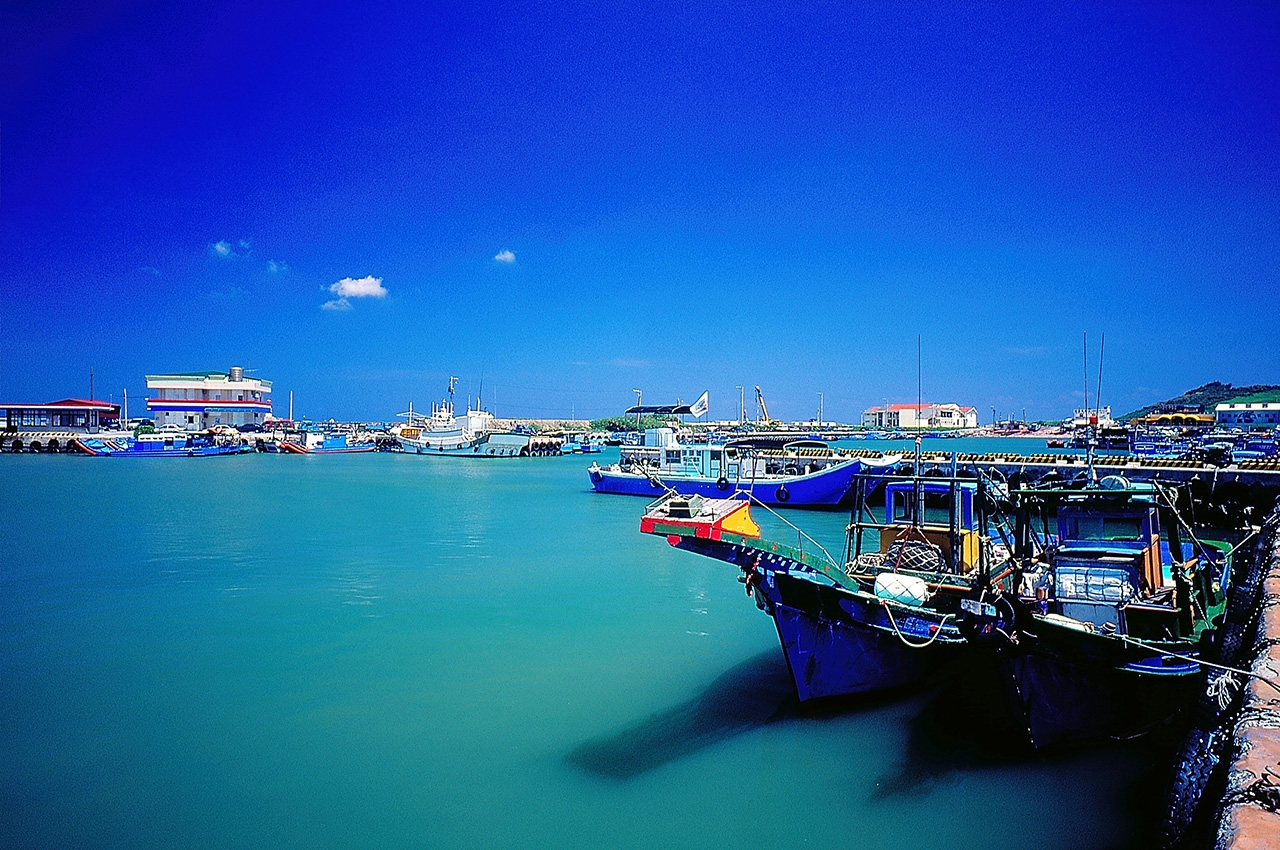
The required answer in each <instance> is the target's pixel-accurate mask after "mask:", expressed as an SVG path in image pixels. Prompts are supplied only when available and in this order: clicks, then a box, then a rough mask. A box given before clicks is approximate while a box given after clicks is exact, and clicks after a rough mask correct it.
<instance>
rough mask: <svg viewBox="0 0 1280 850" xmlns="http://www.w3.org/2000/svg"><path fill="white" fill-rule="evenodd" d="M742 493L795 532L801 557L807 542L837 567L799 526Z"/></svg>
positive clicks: (819, 544) (834, 560)
mask: <svg viewBox="0 0 1280 850" xmlns="http://www.w3.org/2000/svg"><path fill="white" fill-rule="evenodd" d="M744 492H746V496H747V498H748V499H749V500H750V501H751V503H752V504H755V505H759V506H760V507H762V508H764V509H765V510H766V511H768V512H769V513H771V514H773V515H774V516H775V517H777V518H778V519H780V520H782V522H783V524H785V525H788V526H790V527H791V528H792V529H793V530H794V531H795V533H796V548H797V549H798V550H800V554H801V555H804V541H806V540H808V541H809V542H810V543H812V544H813V545H814V547H816V548H817V550H818V551H819V552H821V553H822V555H823V557H825V558H826V559H827V561H828V562H829V563H830V564H831V566H832V567H838V565H837V562H836V559H835V558H833V557H831V553H830V552H828V551H827V550H826V549H825V548H824V547H823V545H822V544H821V543H819V542H818V541H817V540H814V539H813V538H812V537H810V536H809V535H808V534H806V533H805V532H804V530H803V529H801V528H800V526H798V525H796V524H795V523H793V522H792V521H791V520H789V519H787V518H786V517H784V516H783V515H782V514H780V513H778V512H777V511H775V510H774V509H773V508H771V507H769V506H768V505H766V504H765V503H764V502H762V501H760V500H759V499H757V498H756V497H755V495H754V494H752V493H751V492H748V491H744Z"/></svg>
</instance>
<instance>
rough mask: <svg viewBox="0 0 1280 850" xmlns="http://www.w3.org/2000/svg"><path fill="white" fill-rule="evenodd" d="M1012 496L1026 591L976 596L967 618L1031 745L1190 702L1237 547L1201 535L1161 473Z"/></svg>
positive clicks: (1126, 730)
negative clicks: (1156, 477) (1157, 478)
mask: <svg viewBox="0 0 1280 850" xmlns="http://www.w3.org/2000/svg"><path fill="white" fill-rule="evenodd" d="M1010 498H1011V499H1012V501H1013V503H1014V506H1015V512H1016V516H1017V520H1016V522H1017V534H1016V543H1015V555H1016V558H1017V561H1018V570H1019V581H1018V583H1017V586H1016V590H1015V591H1014V592H1010V591H1008V590H1006V589H990V590H987V591H983V592H980V593H978V594H977V595H976V596H975V597H974V598H972V599H969V600H965V602H964V605H963V610H962V614H961V618H960V625H961V628H962V630H963V631H964V633H965V635H966V637H968V638H969V639H970V640H971V641H972V642H973V643H975V644H977V645H980V646H982V647H985V648H986V649H987V650H988V651H989V652H991V654H992V656H993V657H994V659H995V662H996V664H997V668H998V671H999V673H1000V676H1001V679H1002V680H1003V682H1004V687H1005V691H1006V696H1007V698H1008V700H1009V703H1010V706H1011V707H1012V709H1013V712H1014V715H1015V717H1017V718H1018V719H1019V720H1020V721H1021V726H1022V729H1023V730H1024V731H1025V734H1026V739H1027V743H1028V744H1030V745H1031V746H1032V747H1036V748H1039V747H1046V746H1053V745H1057V744H1062V743H1067V742H1071V741H1080V740H1088V739H1096V738H1123V737H1131V736H1134V735H1138V734H1141V733H1142V732H1144V731H1147V730H1149V729H1151V728H1153V727H1155V726H1157V725H1159V724H1161V723H1163V722H1165V721H1167V720H1169V719H1171V718H1172V717H1174V716H1175V715H1177V714H1178V713H1179V712H1180V711H1182V710H1183V709H1185V708H1187V707H1188V706H1189V705H1190V704H1191V703H1192V701H1193V700H1194V699H1195V696H1196V693H1197V691H1198V688H1199V686H1200V684H1201V683H1202V681H1203V677H1202V671H1201V665H1200V664H1199V663H1198V659H1199V657H1200V654H1201V650H1202V648H1203V647H1204V646H1205V644H1206V642H1210V641H1211V640H1212V635H1213V622H1214V619H1215V618H1216V617H1218V616H1219V615H1220V614H1221V613H1222V610H1223V605H1224V602H1225V594H1224V584H1225V583H1226V582H1227V581H1228V577H1229V575H1230V561H1231V552H1232V550H1231V547H1230V546H1229V545H1228V544H1226V543H1223V542H1220V541H1209V540H1201V539H1198V538H1197V537H1196V536H1195V534H1194V533H1193V531H1192V529H1191V527H1190V526H1189V525H1188V524H1187V523H1185V522H1183V520H1182V518H1181V516H1180V514H1179V512H1178V508H1177V496H1176V493H1175V492H1174V491H1171V490H1167V489H1164V488H1163V487H1162V486H1161V485H1159V484H1133V483H1130V482H1129V481H1127V480H1125V479H1123V478H1121V477H1119V476H1109V477H1107V478H1104V479H1102V481H1101V482H1100V483H1099V484H1098V485H1094V486H1089V487H1087V488H1083V489H1051V488H1044V489H1031V488H1021V489H1014V490H1012V491H1011V492H1010ZM1184 537H1186V538H1188V539H1187V540H1184Z"/></svg>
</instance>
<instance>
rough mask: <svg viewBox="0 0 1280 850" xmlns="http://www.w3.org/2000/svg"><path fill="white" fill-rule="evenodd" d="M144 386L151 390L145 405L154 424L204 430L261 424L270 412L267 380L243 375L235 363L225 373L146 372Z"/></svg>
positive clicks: (189, 429) (269, 384)
mask: <svg viewBox="0 0 1280 850" xmlns="http://www.w3.org/2000/svg"><path fill="white" fill-rule="evenodd" d="M147 389H148V390H150V391H152V392H153V393H154V397H152V398H148V399H147V408H148V409H149V410H150V411H151V418H152V420H153V421H154V422H155V423H156V427H163V426H165V425H177V426H178V427H179V428H181V429H182V430H184V431H207V430H208V429H210V428H212V427H214V426H215V425H229V426H231V427H236V426H239V425H262V423H263V422H265V421H266V418H267V417H268V416H269V415H270V414H271V382H270V381H264V380H261V379H260V378H247V377H245V374H244V369H242V368H240V367H239V366H232V367H231V371H229V372H175V373H172V374H167V375H147Z"/></svg>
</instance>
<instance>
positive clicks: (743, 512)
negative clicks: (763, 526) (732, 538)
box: [720, 502, 760, 537]
mask: <svg viewBox="0 0 1280 850" xmlns="http://www.w3.org/2000/svg"><path fill="white" fill-rule="evenodd" d="M720 528H721V529H723V530H724V531H731V532H733V533H734V534H741V535H742V536H743V537H759V536H760V526H758V525H756V521H755V520H753V519H752V518H751V503H750V502H743V503H742V507H741V508H739V509H738V510H736V511H734V512H733V513H731V514H729V515H728V516H727V517H725V518H724V519H723V520H721V522H720Z"/></svg>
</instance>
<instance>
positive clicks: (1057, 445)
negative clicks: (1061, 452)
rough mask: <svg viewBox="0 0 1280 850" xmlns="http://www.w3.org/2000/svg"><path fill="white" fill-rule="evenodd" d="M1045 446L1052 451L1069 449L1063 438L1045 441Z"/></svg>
mask: <svg viewBox="0 0 1280 850" xmlns="http://www.w3.org/2000/svg"><path fill="white" fill-rule="evenodd" d="M1044 444H1045V446H1047V447H1048V448H1051V449H1065V448H1066V447H1067V441H1066V440H1064V439H1062V438H1061V437H1058V438H1051V439H1048V440H1045V441H1044Z"/></svg>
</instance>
